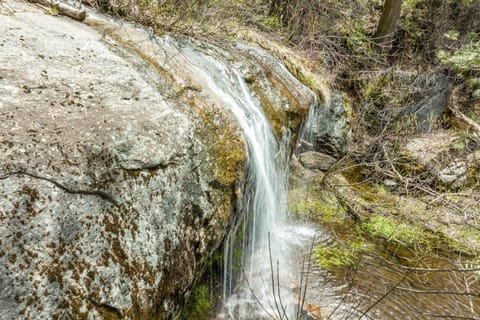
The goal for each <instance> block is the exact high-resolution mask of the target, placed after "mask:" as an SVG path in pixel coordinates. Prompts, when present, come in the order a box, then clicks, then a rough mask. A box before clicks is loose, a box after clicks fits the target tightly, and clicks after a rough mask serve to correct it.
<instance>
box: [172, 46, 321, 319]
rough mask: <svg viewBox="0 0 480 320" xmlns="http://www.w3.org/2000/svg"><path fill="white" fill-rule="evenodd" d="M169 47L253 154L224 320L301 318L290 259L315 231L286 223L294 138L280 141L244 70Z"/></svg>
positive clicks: (210, 53)
mask: <svg viewBox="0 0 480 320" xmlns="http://www.w3.org/2000/svg"><path fill="white" fill-rule="evenodd" d="M172 41H173V40H172ZM164 44H165V45H174V46H175V47H176V48H177V49H178V50H179V51H180V53H181V54H182V55H183V56H184V57H185V58H186V61H187V63H189V64H191V66H190V67H191V68H192V69H193V71H194V72H195V77H197V78H199V79H201V80H202V81H203V83H204V84H205V87H206V88H208V90H209V94H212V95H214V96H215V97H216V98H217V99H218V100H219V101H221V102H222V103H223V105H224V106H225V108H227V109H228V110H229V111H230V112H231V113H232V114H233V115H234V116H235V118H236V119H237V120H238V122H239V124H240V127H241V129H242V131H243V135H244V137H245V140H246V144H247V147H248V174H247V177H246V179H245V180H246V181H245V187H244V190H243V194H242V199H241V203H240V204H239V207H240V208H241V213H240V216H241V217H242V219H243V221H242V222H241V223H239V224H237V225H236V228H237V229H240V230H233V231H232V232H231V234H230V237H229V238H228V239H227V241H226V248H225V274H224V308H223V309H224V310H223V312H222V313H221V314H220V315H219V316H218V318H221V319H235V320H248V319H256V320H259V319H267V318H268V319H271V318H275V319H295V317H296V316H295V314H296V312H297V310H296V307H297V304H298V298H296V297H295V294H294V287H295V285H294V283H295V279H294V278H295V277H294V275H295V272H294V270H292V269H293V268H292V266H291V265H292V263H291V261H292V257H291V254H290V252H291V250H292V248H293V247H294V246H295V245H298V243H295V242H296V241H298V240H299V239H300V238H302V237H304V238H305V236H307V238H309V237H310V236H311V233H312V232H313V230H310V229H308V228H304V227H299V226H293V225H291V224H290V223H289V222H288V217H287V210H286V191H287V176H288V172H287V171H288V160H289V159H288V158H289V157H288V150H289V149H290V148H289V147H288V144H289V143H290V134H289V132H288V130H287V129H286V128H284V130H283V139H282V141H280V142H279V141H278V140H277V138H276V137H275V135H274V133H273V131H272V128H271V126H270V123H269V121H268V120H267V117H266V116H265V114H264V113H263V110H262V106H261V103H260V101H259V99H258V98H257V97H255V96H254V95H253V94H252V92H251V90H250V88H249V87H248V84H247V82H246V80H245V79H246V78H247V74H246V73H247V70H244V68H245V67H244V66H245V65H244V64H242V63H235V60H234V59H228V57H225V56H224V55H225V53H224V52H219V51H217V49H215V48H213V47H205V45H204V44H203V45H193V44H192V43H190V44H189V45H186V46H182V45H181V44H179V43H173V42H171V43H168V41H166V42H165V43H164ZM312 95H313V93H312ZM305 232H306V233H305ZM238 238H241V241H240V243H239V242H237V241H236V240H238ZM238 251H240V252H241V253H240V254H238ZM238 255H240V256H241V257H238Z"/></svg>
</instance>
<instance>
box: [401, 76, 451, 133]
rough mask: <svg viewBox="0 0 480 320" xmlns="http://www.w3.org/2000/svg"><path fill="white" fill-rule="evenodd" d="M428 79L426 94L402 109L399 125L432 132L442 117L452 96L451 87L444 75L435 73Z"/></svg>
mask: <svg viewBox="0 0 480 320" xmlns="http://www.w3.org/2000/svg"><path fill="white" fill-rule="evenodd" d="M429 80H430V81H428V83H427V84H428V86H427V89H426V91H427V92H426V96H425V97H424V98H423V99H421V100H420V101H418V102H417V103H415V104H412V105H408V106H406V107H404V108H403V109H402V110H400V113H399V119H398V120H397V121H398V122H399V125H400V126H401V127H404V128H414V129H416V131H418V132H430V131H432V129H433V128H434V127H435V124H436V122H438V120H439V119H440V118H441V117H442V115H443V113H444V112H445V109H446V107H447V103H448V100H449V98H450V93H451V88H450V83H449V82H448V79H447V77H446V76H444V75H433V76H432V77H431V79H429Z"/></svg>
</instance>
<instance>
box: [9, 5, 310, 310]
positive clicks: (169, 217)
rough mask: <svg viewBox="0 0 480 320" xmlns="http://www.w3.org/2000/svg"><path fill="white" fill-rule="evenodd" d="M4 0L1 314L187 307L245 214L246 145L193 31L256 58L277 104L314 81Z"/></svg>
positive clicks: (303, 95) (129, 28) (98, 19)
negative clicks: (240, 208) (206, 76)
mask: <svg viewBox="0 0 480 320" xmlns="http://www.w3.org/2000/svg"><path fill="white" fill-rule="evenodd" d="M0 5H2V10H1V11H0V14H2V16H1V18H0V31H1V32H0V34H1V35H0V43H1V46H0V66H1V67H0V157H1V158H0V195H1V196H0V199H1V201H0V234H1V236H0V306H1V307H0V319H16V318H25V319H63V318H65V317H67V318H79V319H120V318H121V319H171V318H174V317H175V316H176V315H177V314H178V311H179V309H180V308H181V306H182V304H183V302H184V300H185V299H186V297H187V296H188V292H189V291H190V289H191V287H192V286H193V284H194V283H195V281H196V279H197V278H198V276H199V274H200V273H201V272H202V271H203V269H204V266H205V263H206V261H207V260H208V258H209V256H210V255H211V253H212V252H213V251H214V250H215V249H216V248H217V247H218V246H219V245H220V243H221V241H222V239H223V238H224V236H225V234H226V233H227V231H228V228H229V226H230V224H231V223H232V220H233V219H234V216H233V215H232V213H233V212H234V207H235V204H236V198H237V195H238V187H239V186H240V185H241V181H242V177H243V176H244V164H245V161H246V159H247V154H246V150H245V144H244V141H243V138H242V137H241V132H240V130H239V126H238V125H237V123H236V122H235V121H234V120H233V119H234V118H233V116H232V115H230V114H229V112H227V111H226V110H225V108H224V104H225V101H224V100H222V99H221V98H220V97H219V96H218V92H215V91H213V90H212V88H211V87H209V86H208V84H206V83H204V82H203V81H202V79H201V77H195V76H196V71H197V70H198V69H197V68H198V65H201V64H202V61H191V60H189V58H188V52H187V51H188V50H189V49H188V48H187V47H189V46H191V47H194V48H196V49H194V50H197V51H201V50H200V49H198V48H203V49H202V50H204V51H203V52H204V53H203V54H204V55H205V56H206V55H209V54H212V55H213V56H214V58H213V59H218V61H220V59H224V58H229V59H230V60H232V61H234V64H235V65H238V68H239V70H241V72H242V74H243V75H244V77H245V78H246V77H247V75H248V74H252V73H255V70H256V74H257V76H256V77H257V79H258V80H257V81H258V82H259V83H260V82H261V83H262V86H259V88H258V90H257V91H256V92H257V96H258V100H259V101H260V100H261V99H260V96H261V95H264V96H265V97H267V98H268V99H273V101H277V102H281V103H280V104H275V105H280V107H279V108H278V110H277V111H276V112H277V113H278V114H281V113H282V112H287V111H288V112H289V114H292V112H293V111H295V110H297V111H295V112H293V113H294V114H297V117H301V116H302V115H303V114H304V113H305V112H306V111H305V110H307V108H308V106H309V104H310V103H311V102H312V101H311V100H313V99H314V97H313V96H312V95H311V92H308V90H304V91H302V90H299V91H298V92H294V93H289V94H287V93H286V92H285V91H283V89H282V88H284V87H285V86H284V85H281V86H280V85H279V84H272V81H269V80H268V79H267V77H266V76H265V74H266V73H268V72H267V71H262V70H261V69H258V68H257V69H254V66H255V63H254V62H248V61H247V62H242V60H244V59H243V57H242V56H241V55H240V53H232V54H229V53H228V52H227V51H225V50H223V49H220V48H216V47H215V46H212V45H207V44H203V43H201V42H198V41H193V40H186V39H183V40H182V39H180V40H176V39H174V38H172V37H170V36H165V37H162V38H160V37H158V38H155V39H154V40H148V33H147V32H146V31H145V30H143V29H141V28H138V27H135V26H133V25H128V24H121V25H120V24H117V23H116V22H112V21H111V20H110V19H108V18H105V17H102V16H99V15H95V14H94V13H93V14H92V13H90V17H89V18H87V20H86V21H85V22H86V24H82V23H79V22H76V21H73V20H70V19H68V18H65V17H54V16H49V15H46V14H44V13H43V11H41V10H40V9H38V8H37V7H35V6H32V5H28V4H22V3H17V2H13V1H6V2H4V3H2V4H0ZM6 5H8V7H6ZM6 8H7V9H8V10H7V9H6ZM232 47H233V46H232ZM229 55H230V56H229ZM190 57H191V56H190ZM199 57H203V56H202V55H200V56H199ZM230 60H229V61H230ZM205 66H208V63H205ZM225 70H226V71H225V72H227V71H228V68H225ZM252 70H253V71H252ZM276 72H280V73H282V74H283V72H286V71H284V70H281V69H279V71H276ZM222 76H224V75H222ZM219 77H220V76H219ZM282 77H283V78H288V79H289V81H295V80H294V79H291V78H290V77H289V76H288V75H283V76H282ZM279 83H280V82H279ZM297 84H298V85H299V86H301V85H300V84H299V83H297ZM250 87H251V86H250ZM262 88H263V89H262ZM265 90H268V92H269V94H268V95H267V94H264V93H263V92H265ZM292 97H294V98H295V99H293V100H294V101H297V102H298V103H296V105H293V103H292V101H293V100H292ZM299 101H300V102H299ZM304 104H306V105H304ZM282 110H283V111H282ZM280 118H281V119H285V121H288V120H289V118H288V117H286V116H282V117H280ZM297 122H298V123H299V122H300V121H299V120H297Z"/></svg>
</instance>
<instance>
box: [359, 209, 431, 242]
mask: <svg viewBox="0 0 480 320" xmlns="http://www.w3.org/2000/svg"><path fill="white" fill-rule="evenodd" d="M360 228H361V230H362V231H363V232H365V233H366V234H367V235H369V236H373V237H379V238H383V239H385V240H387V241H389V242H394V243H398V244H401V245H404V246H413V245H417V244H421V245H427V244H428V240H429V235H428V234H427V233H426V231H425V230H423V229H422V228H420V227H418V226H415V225H411V224H408V223H405V222H401V221H398V220H396V219H394V218H390V217H382V216H373V217H371V218H370V219H369V220H367V221H365V222H362V224H361V225H360Z"/></svg>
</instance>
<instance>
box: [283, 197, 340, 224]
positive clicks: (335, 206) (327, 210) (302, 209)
mask: <svg viewBox="0 0 480 320" xmlns="http://www.w3.org/2000/svg"><path fill="white" fill-rule="evenodd" d="M288 209H289V211H290V212H291V213H293V214H295V215H298V216H299V217H303V218H307V219H309V220H314V221H318V222H321V223H335V222H340V221H341V220H342V219H343V217H344V216H345V213H346V211H345V209H344V208H343V207H342V206H341V205H340V203H339V202H338V200H337V199H336V198H335V197H333V196H331V197H329V194H328V193H327V192H325V193H324V194H323V195H322V196H319V197H318V198H316V199H313V200H309V199H300V200H298V199H291V200H290V201H289V203H288Z"/></svg>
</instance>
